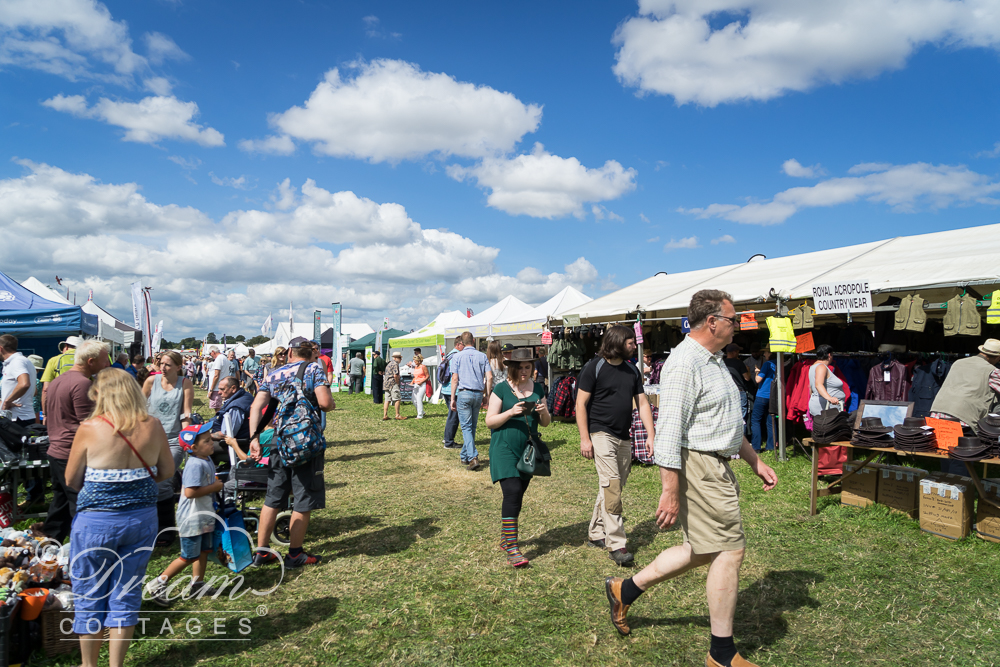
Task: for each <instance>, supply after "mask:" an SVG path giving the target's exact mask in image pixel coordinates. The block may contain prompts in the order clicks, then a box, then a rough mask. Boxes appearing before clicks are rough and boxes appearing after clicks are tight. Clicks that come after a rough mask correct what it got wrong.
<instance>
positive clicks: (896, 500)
mask: <svg viewBox="0 0 1000 667" xmlns="http://www.w3.org/2000/svg"><path fill="white" fill-rule="evenodd" d="M881 473H882V474H881V475H879V480H878V495H877V496H876V498H877V499H878V504H879V505H885V506H886V507H888V508H889V509H891V510H893V511H895V512H901V513H902V514H905V515H906V516H908V517H910V518H911V519H916V518H917V517H918V516H919V515H920V496H919V493H920V480H922V479H923V478H924V477H927V471H926V470H921V469H920V468H906V467H903V466H882V470H881Z"/></svg>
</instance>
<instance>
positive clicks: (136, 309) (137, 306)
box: [132, 282, 146, 331]
mask: <svg viewBox="0 0 1000 667" xmlns="http://www.w3.org/2000/svg"><path fill="white" fill-rule="evenodd" d="M143 305H144V302H143V299H142V283H141V282H137V283H132V319H133V320H134V321H135V328H136V329H139V330H140V331H141V330H142V323H143V320H145V319H146V318H145V317H144V316H143V312H142V309H143Z"/></svg>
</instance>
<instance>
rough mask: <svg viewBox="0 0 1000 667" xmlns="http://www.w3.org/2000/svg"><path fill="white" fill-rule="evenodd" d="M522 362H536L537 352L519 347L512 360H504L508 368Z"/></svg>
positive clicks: (511, 356) (511, 357)
mask: <svg viewBox="0 0 1000 667" xmlns="http://www.w3.org/2000/svg"><path fill="white" fill-rule="evenodd" d="M522 361H535V351H534V350H533V349H532V348H530V347H519V348H517V349H516V350H514V351H513V352H511V353H510V359H504V363H505V364H507V365H508V366H512V365H514V364H519V363H521V362H522ZM625 363H627V362H625Z"/></svg>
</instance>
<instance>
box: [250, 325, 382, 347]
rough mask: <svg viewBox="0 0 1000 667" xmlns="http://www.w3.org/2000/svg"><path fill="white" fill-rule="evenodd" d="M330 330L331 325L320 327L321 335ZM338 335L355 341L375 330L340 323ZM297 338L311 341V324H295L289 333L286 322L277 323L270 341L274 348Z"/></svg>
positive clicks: (365, 326) (366, 326)
mask: <svg viewBox="0 0 1000 667" xmlns="http://www.w3.org/2000/svg"><path fill="white" fill-rule="evenodd" d="M332 328H333V325H332V324H326V323H324V324H323V327H322V333H326V332H327V331H329V330H330V329H332ZM340 333H341V334H347V335H348V336H350V337H351V340H357V339H359V338H363V337H365V336H367V335H368V334H371V333H375V330H374V329H372V328H371V327H370V326H368V325H367V324H365V323H364V322H360V323H350V322H342V323H341V325H340ZM297 336H302V337H303V338H307V339H309V340H312V338H313V324H312V322H302V323H296V324H295V328H294V330H291V331H289V329H288V322H279V323H278V328H277V329H276V330H275V332H274V338H273V339H271V340H272V342H273V343H274V345H275V347H277V346H282V347H284V346H286V345H288V341H290V340H291V339H293V338H295V337H297ZM259 347H261V346H258V347H256V348H254V349H256V350H257V351H258V352H260V349H259ZM271 351H272V352H273V351H274V348H271ZM264 354H270V352H266V353H264Z"/></svg>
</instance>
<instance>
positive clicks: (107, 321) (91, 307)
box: [21, 276, 141, 346]
mask: <svg viewBox="0 0 1000 667" xmlns="http://www.w3.org/2000/svg"><path fill="white" fill-rule="evenodd" d="M21 285H22V286H23V287H24V288H26V289H28V290H29V291H31V292H34V293H35V294H37V295H38V296H40V297H42V298H43V299H48V300H49V301H55V302H56V303H64V304H66V305H67V306H69V305H72V304H71V303H70V301H69V299H67V298H66V297H64V296H63V295H61V294H59V292H56V291H55V290H54V289H51V288H50V287H49V286H48V285H45V284H44V283H42V281H40V280H39V279H38V278H35V277H34V276H31V277H29V278H28V279H27V280H25V281H24V282H22V283H21ZM80 308H81V309H82V310H83V312H85V313H87V314H89V315H96V316H97V338H99V339H101V340H105V341H108V342H109V343H115V344H117V345H121V346H125V345H129V344H131V343H132V341H133V340H134V338H135V334H136V333H137V332H136V329H134V328H133V327H130V326H129V325H127V324H125V323H124V322H122V321H121V320H119V319H118V318H116V317H115V316H114V315H112V314H111V313H109V312H108V311H106V310H104V309H103V308H101V307H100V306H98V305H97V304H96V303H94V302H93V301H89V300H88V301H87V303H85V304H83V305H82V306H80ZM140 337H141V336H140Z"/></svg>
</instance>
